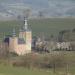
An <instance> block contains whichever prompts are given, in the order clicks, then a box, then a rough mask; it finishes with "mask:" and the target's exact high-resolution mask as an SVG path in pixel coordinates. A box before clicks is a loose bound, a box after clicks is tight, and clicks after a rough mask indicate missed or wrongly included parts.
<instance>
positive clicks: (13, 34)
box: [12, 29, 16, 37]
mask: <svg viewBox="0 0 75 75" xmlns="http://www.w3.org/2000/svg"><path fill="white" fill-rule="evenodd" d="M12 36H13V37H15V36H16V32H15V29H13V32H12Z"/></svg>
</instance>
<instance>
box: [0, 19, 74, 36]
mask: <svg viewBox="0 0 75 75" xmlns="http://www.w3.org/2000/svg"><path fill="white" fill-rule="evenodd" d="M29 25H30V27H31V29H32V32H33V35H40V34H45V35H48V36H50V35H52V34H53V35H55V36H56V35H58V33H59V31H61V30H65V29H70V30H72V29H74V28H75V18H48V19H31V20H29ZM22 26H23V21H17V20H16V21H0V37H3V35H4V34H6V35H9V34H11V33H12V30H13V28H15V29H16V32H18V31H19V29H20V28H21V27H22Z"/></svg>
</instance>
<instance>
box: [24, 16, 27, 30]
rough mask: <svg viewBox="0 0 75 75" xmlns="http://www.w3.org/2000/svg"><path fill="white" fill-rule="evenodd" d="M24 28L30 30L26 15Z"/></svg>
mask: <svg viewBox="0 0 75 75" xmlns="http://www.w3.org/2000/svg"><path fill="white" fill-rule="evenodd" d="M24 30H28V21H27V18H26V17H24Z"/></svg>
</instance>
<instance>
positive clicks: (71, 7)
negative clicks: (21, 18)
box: [0, 0, 75, 17]
mask: <svg viewBox="0 0 75 75" xmlns="http://www.w3.org/2000/svg"><path fill="white" fill-rule="evenodd" d="M26 8H30V9H31V10H32V13H33V14H37V13H38V12H39V11H42V12H44V14H45V15H47V16H50V17H59V16H60V17H67V16H72V17H74V16H75V0H0V16H1V15H3V16H7V15H8V16H13V15H19V14H22V13H23V11H24V10H25V9H26ZM21 11H22V12H21Z"/></svg>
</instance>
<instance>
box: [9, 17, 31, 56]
mask: <svg viewBox="0 0 75 75" xmlns="http://www.w3.org/2000/svg"><path fill="white" fill-rule="evenodd" d="M31 44H32V31H31V30H30V29H29V28H28V23H27V19H26V18H24V27H23V29H21V30H20V31H19V36H16V33H15V30H13V35H12V36H11V37H9V44H8V48H9V52H13V53H16V54H18V55H24V54H27V53H31Z"/></svg>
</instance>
